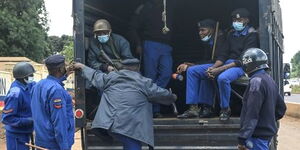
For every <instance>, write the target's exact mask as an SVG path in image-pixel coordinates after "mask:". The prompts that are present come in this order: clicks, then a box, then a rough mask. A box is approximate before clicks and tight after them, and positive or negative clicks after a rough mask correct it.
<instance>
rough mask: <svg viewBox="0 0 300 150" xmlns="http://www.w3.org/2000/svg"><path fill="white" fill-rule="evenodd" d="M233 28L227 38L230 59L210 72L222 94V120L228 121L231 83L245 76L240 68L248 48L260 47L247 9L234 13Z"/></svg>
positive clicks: (240, 9)
mask: <svg viewBox="0 0 300 150" xmlns="http://www.w3.org/2000/svg"><path fill="white" fill-rule="evenodd" d="M231 15H232V21H233V22H232V27H233V30H231V31H230V32H229V34H228V36H227V41H228V45H229V57H228V60H226V61H225V62H224V65H222V66H220V67H212V68H210V70H208V74H209V75H210V76H211V77H214V78H216V80H217V83H218V88H219V93H220V107H221V112H220V116H219V117H220V120H221V121H226V120H228V119H229V118H230V115H231V109H230V106H229V103H230V95H231V85H230V83H231V82H232V81H234V80H237V79H238V78H240V77H242V76H244V74H245V73H244V71H243V69H242V68H241V67H240V66H241V64H240V61H238V59H239V58H240V56H241V54H242V52H243V51H245V50H247V49H248V48H253V47H259V40H258V34H257V32H256V31H255V29H254V28H253V27H251V26H250V24H249V23H250V13H249V11H248V10H247V9H245V8H239V9H236V10H234V11H233V12H232V14H231Z"/></svg>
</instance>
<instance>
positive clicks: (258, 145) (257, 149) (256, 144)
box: [247, 138, 270, 150]
mask: <svg viewBox="0 0 300 150" xmlns="http://www.w3.org/2000/svg"><path fill="white" fill-rule="evenodd" d="M247 141H250V142H252V144H253V148H251V149H249V150H269V144H270V141H268V140H263V139H259V138H249V139H248V140H247Z"/></svg>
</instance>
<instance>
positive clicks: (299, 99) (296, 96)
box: [284, 94, 300, 103]
mask: <svg viewBox="0 0 300 150" xmlns="http://www.w3.org/2000/svg"><path fill="white" fill-rule="evenodd" d="M284 100H285V101H286V102H294V103H300V94H292V95H291V96H284Z"/></svg>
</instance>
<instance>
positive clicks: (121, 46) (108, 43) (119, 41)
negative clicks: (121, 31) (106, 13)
mask: <svg viewBox="0 0 300 150" xmlns="http://www.w3.org/2000/svg"><path fill="white" fill-rule="evenodd" d="M93 33H94V37H93V38H91V42H90V47H89V50H88V58H87V61H88V64H89V66H90V67H92V68H93V69H97V70H101V71H103V72H110V71H113V70H114V67H113V66H110V65H108V64H107V62H105V61H104V60H103V59H102V58H101V57H102V56H101V53H100V51H101V50H103V51H104V52H105V53H106V54H107V55H108V56H109V57H110V58H111V59H112V60H113V61H115V62H116V63H117V62H118V61H121V60H123V59H129V58H133V56H132V54H131V50H130V45H129V42H128V41H127V40H126V39H125V38H124V37H122V36H121V35H118V34H115V33H112V28H111V26H110V23H109V22H108V21H107V20H105V19H100V20H97V21H96V22H95V24H94V30H93Z"/></svg>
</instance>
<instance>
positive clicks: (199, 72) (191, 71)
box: [186, 59, 244, 108]
mask: <svg viewBox="0 0 300 150" xmlns="http://www.w3.org/2000/svg"><path fill="white" fill-rule="evenodd" d="M233 61H234V60H232V59H230V60H227V61H226V62H225V64H229V63H231V62H233ZM212 65H213V64H203V65H196V66H192V67H189V68H188V70H187V88H186V103H187V104H199V103H200V104H208V105H212V104H213V93H214V86H213V83H212V82H214V81H212V80H210V79H209V78H208V77H207V74H206V70H207V69H208V68H209V67H211V66H212ZM243 75H244V71H243V69H242V68H241V67H233V68H230V69H227V70H225V71H224V72H222V73H221V74H220V75H219V76H218V77H217V83H218V87H219V93H220V100H221V102H220V106H221V108H227V107H229V101H230V94H231V85H230V83H231V82H232V81H234V80H236V79H238V78H240V77H241V76H243Z"/></svg>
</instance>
